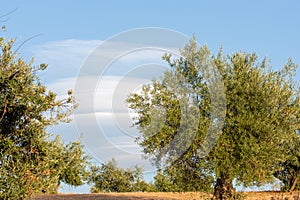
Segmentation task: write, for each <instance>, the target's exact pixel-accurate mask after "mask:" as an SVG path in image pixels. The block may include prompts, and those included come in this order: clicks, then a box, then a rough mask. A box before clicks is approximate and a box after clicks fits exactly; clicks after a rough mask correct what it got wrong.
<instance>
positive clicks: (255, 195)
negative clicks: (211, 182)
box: [32, 192, 300, 200]
mask: <svg viewBox="0 0 300 200" xmlns="http://www.w3.org/2000/svg"><path fill="white" fill-rule="evenodd" d="M242 194H245V195H247V197H246V200H300V192H293V193H292V194H290V193H282V192H244V193H242ZM211 197H212V195H211V194H205V193H199V192H184V193H177V192H134V193H101V194H64V195H63V194H61V195H42V196H38V197H35V198H32V200H42V199H43V200H63V199H64V200H80V199H86V200H208V199H210V198H211Z"/></svg>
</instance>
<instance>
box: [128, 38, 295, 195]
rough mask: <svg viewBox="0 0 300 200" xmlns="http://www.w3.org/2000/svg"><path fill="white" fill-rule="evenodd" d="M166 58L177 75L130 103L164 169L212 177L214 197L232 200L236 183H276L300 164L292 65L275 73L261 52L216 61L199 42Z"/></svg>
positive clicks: (144, 141)
mask: <svg viewBox="0 0 300 200" xmlns="http://www.w3.org/2000/svg"><path fill="white" fill-rule="evenodd" d="M163 59H164V60H165V61H166V62H167V63H168V64H169V65H170V67H171V69H170V70H169V71H167V72H165V74H164V76H163V77H161V79H158V80H153V81H152V84H149V85H144V86H143V87H142V91H140V92H138V93H133V94H131V95H130V96H129V97H128V99H127V102H128V104H129V107H130V108H132V109H133V110H135V111H136V113H137V114H138V116H137V117H136V118H134V120H135V126H136V127H137V128H138V129H139V131H140V132H141V135H142V136H141V137H140V138H138V140H137V141H138V143H139V144H140V146H141V147H142V148H143V151H144V153H145V154H146V155H148V156H149V158H151V159H152V160H153V163H154V164H156V165H157V166H158V167H161V166H163V164H165V165H167V166H168V165H169V166H173V167H174V166H175V168H176V166H177V168H178V169H179V166H185V167H184V168H181V169H182V170H184V172H183V173H184V174H185V175H186V176H187V177H186V178H187V179H188V178H189V179H190V180H193V177H194V175H193V173H191V172H198V173H202V172H205V173H206V174H213V175H214V176H215V185H214V189H215V193H214V194H215V198H217V199H226V198H232V197H233V195H234V188H233V180H235V181H236V183H237V184H242V185H244V186H252V185H257V186H259V185H262V184H265V183H272V182H273V181H274V174H276V173H278V172H279V171H282V170H283V168H284V167H283V164H282V163H285V162H286V161H288V160H295V159H298V158H297V157H296V154H295V151H297V150H298V149H299V146H298V145H297V144H298V142H299V135H298V134H297V130H299V125H300V124H299V114H300V106H299V105H300V104H299V103H300V102H299V100H300V99H299V87H298V85H297V84H296V82H295V81H294V79H293V78H294V76H295V70H296V68H297V65H296V64H294V63H293V62H292V60H291V59H289V60H288V62H287V64H286V65H284V66H283V67H282V68H281V69H280V70H277V71H276V70H274V69H273V68H272V66H271V63H270V62H268V61H267V59H266V58H265V59H263V60H262V61H258V56H257V55H256V54H255V53H251V54H249V53H246V52H236V53H234V54H232V55H227V56H223V53H222V50H220V51H219V53H218V54H217V55H216V56H215V55H213V54H212V53H211V52H210V50H209V49H208V47H207V46H201V47H200V48H198V47H197V43H196V40H195V38H193V39H191V41H190V43H188V44H187V45H186V46H185V48H184V49H182V50H181V57H180V58H174V59H172V55H170V54H166V55H164V56H163ZM174 88H175V89H174ZM222 93H223V94H224V96H223V95H219V94H222ZM216 108H217V109H216ZM223 109H224V110H223ZM298 152H299V151H298ZM298 156H299V154H298ZM188 172H189V173H188ZM188 174H190V176H189V175H188Z"/></svg>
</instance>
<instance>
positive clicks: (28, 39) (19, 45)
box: [12, 34, 43, 56]
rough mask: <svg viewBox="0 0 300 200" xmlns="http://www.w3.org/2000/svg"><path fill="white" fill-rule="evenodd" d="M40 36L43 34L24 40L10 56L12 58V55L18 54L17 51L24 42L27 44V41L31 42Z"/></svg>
mask: <svg viewBox="0 0 300 200" xmlns="http://www.w3.org/2000/svg"><path fill="white" fill-rule="evenodd" d="M41 35H43V34H37V35H34V36H31V37H29V38H27V39H26V40H24V41H23V42H22V43H21V44H20V45H19V46H18V47H17V49H16V50H15V51H14V52H13V54H12V56H14V55H15V54H16V53H17V52H18V50H19V49H20V48H21V47H22V46H23V45H24V44H25V43H26V42H28V41H29V40H32V39H33V38H36V37H39V36H41Z"/></svg>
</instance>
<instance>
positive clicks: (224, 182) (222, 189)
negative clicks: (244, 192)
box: [213, 174, 235, 200]
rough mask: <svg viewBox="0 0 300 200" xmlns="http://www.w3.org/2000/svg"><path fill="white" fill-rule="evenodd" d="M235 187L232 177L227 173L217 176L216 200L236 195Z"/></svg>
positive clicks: (225, 199) (226, 199)
mask: <svg viewBox="0 0 300 200" xmlns="http://www.w3.org/2000/svg"><path fill="white" fill-rule="evenodd" d="M234 192H235V191H234V188H233V184H232V179H229V178H228V176H226V175H224V174H223V175H221V176H220V177H219V178H217V183H216V185H215V187H214V196H213V199H214V200H228V199H231V198H232V197H233V195H234Z"/></svg>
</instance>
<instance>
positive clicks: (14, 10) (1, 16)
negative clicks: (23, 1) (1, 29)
mask: <svg viewBox="0 0 300 200" xmlns="http://www.w3.org/2000/svg"><path fill="white" fill-rule="evenodd" d="M17 10H18V8H15V9H13V10H12V11H10V12H8V13H6V14H4V15H0V19H1V18H3V17H6V16H8V15H10V14H12V13H14V12H16V11H17ZM7 20H8V19H4V20H0V22H6V21H7Z"/></svg>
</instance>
